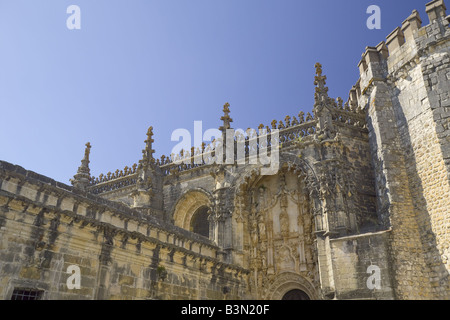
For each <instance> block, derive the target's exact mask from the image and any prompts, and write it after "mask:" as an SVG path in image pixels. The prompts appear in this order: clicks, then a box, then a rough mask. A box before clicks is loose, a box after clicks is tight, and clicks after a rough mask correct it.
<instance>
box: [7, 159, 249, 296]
mask: <svg viewBox="0 0 450 320" xmlns="http://www.w3.org/2000/svg"><path fill="white" fill-rule="evenodd" d="M0 221H1V223H0V224H1V229H0V237H1V242H0V257H1V259H0V261H1V262H0V279H1V282H0V297H2V298H3V299H9V298H10V297H11V294H12V291H13V289H14V288H17V287H21V288H36V289H42V290H45V293H44V294H45V295H44V298H48V299H223V298H231V299H240V298H244V297H246V288H245V283H246V280H245V277H246V275H247V273H246V271H245V270H244V269H242V268H240V267H238V266H233V265H229V264H226V263H223V262H222V261H223V260H222V259H221V257H222V255H221V253H220V249H219V248H218V247H216V246H215V245H214V244H213V243H212V242H210V241H208V240H206V239H204V238H201V237H199V236H197V235H195V234H192V233H189V232H186V231H184V230H183V229H179V228H176V227H174V226H171V225H166V224H164V223H163V222H161V221H156V220H152V219H148V218H146V219H143V218H142V217H140V216H139V213H138V212H136V211H133V210H131V209H128V208H126V207H124V206H121V205H119V204H115V203H111V202H109V201H107V200H102V199H100V198H98V197H95V196H91V195H89V194H87V193H84V192H80V191H78V192H76V191H74V190H72V189H71V188H70V187H68V186H65V185H63V184H60V183H57V182H55V181H53V180H51V179H48V178H46V177H43V176H39V175H37V174H35V173H33V172H29V171H25V170H23V169H22V168H20V167H18V166H13V165H11V164H8V163H5V162H0ZM69 265H77V266H79V267H80V269H81V288H80V289H72V290H70V289H68V287H67V285H66V281H67V278H68V277H69V275H68V274H67V273H66V271H67V267H68V266H69ZM165 273H166V275H165V276H164V274H165Z"/></svg>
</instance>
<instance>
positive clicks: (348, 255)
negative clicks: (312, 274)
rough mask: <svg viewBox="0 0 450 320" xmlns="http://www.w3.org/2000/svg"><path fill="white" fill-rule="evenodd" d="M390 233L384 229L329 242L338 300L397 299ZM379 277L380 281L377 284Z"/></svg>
mask: <svg viewBox="0 0 450 320" xmlns="http://www.w3.org/2000/svg"><path fill="white" fill-rule="evenodd" d="M388 233H389V231H381V232H378V233H367V234H363V235H357V236H349V237H341V238H338V239H332V240H331V241H330V242H331V243H330V245H331V252H330V255H331V260H332V262H333V271H334V283H335V286H336V298H337V299H393V298H394V295H393V290H392V287H391V286H392V282H391V271H390V261H389V255H388V246H389V244H388V243H389V235H388ZM371 266H373V267H375V268H376V269H375V271H372V269H371V268H370V267H371ZM370 277H374V278H373V279H371V278H370ZM378 277H379V278H378ZM378 279H379V280H380V282H379V283H376V281H377V280H378ZM368 282H369V285H368ZM378 286H379V287H378Z"/></svg>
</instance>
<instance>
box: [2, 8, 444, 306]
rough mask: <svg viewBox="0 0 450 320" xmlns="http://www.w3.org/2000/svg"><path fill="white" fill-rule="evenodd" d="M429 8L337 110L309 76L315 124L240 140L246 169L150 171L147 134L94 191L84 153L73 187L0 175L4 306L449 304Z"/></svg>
mask: <svg viewBox="0 0 450 320" xmlns="http://www.w3.org/2000/svg"><path fill="white" fill-rule="evenodd" d="M426 9H427V14H428V16H429V19H430V24H429V25H427V26H423V27H422V21H421V19H420V17H419V15H418V13H417V11H415V12H413V14H412V15H411V16H409V17H408V18H407V19H406V20H405V21H404V22H403V24H402V27H401V28H397V29H396V30H395V31H394V32H393V33H391V34H390V35H389V36H388V38H387V42H382V43H380V44H379V45H378V46H376V47H367V48H366V51H365V53H364V54H363V57H362V60H361V62H360V63H359V68H360V75H361V77H360V79H359V80H358V82H357V84H356V85H355V86H354V87H353V88H352V90H351V91H350V95H349V99H348V101H347V102H346V103H344V101H343V99H341V98H337V99H333V98H331V97H329V96H328V88H327V86H326V76H325V75H324V73H323V68H322V66H321V65H320V64H316V66H315V67H316V76H315V79H314V83H315V85H316V91H315V103H314V106H313V109H312V112H308V113H307V114H306V115H305V114H304V113H303V112H300V113H299V114H298V116H292V117H291V116H287V117H286V118H285V119H284V121H276V120H274V121H272V123H271V125H270V126H264V125H263V124H261V125H260V126H259V129H260V132H259V133H258V134H257V133H256V132H254V133H249V135H248V137H246V138H245V140H242V141H244V153H245V157H244V160H245V164H242V163H239V162H238V161H235V162H233V161H232V162H231V163H227V162H225V163H223V164H222V163H221V162H218V161H216V163H214V161H213V160H214V159H217V157H225V153H226V151H225V149H218V148H212V145H209V146H206V145H202V147H201V148H192V149H191V150H184V151H182V152H181V154H180V155H176V156H175V155H171V156H170V157H166V156H162V157H161V158H160V159H155V158H154V152H155V151H154V150H153V148H152V144H153V142H154V140H153V138H152V137H153V128H152V127H150V128H149V129H148V132H147V139H146V140H145V149H144V150H143V156H142V159H141V160H140V161H139V162H138V163H137V164H134V165H133V166H131V167H125V168H124V169H123V170H117V171H116V172H114V173H111V172H109V173H107V174H106V175H100V176H99V177H98V178H95V177H92V176H91V175H90V170H89V161H90V160H89V157H90V153H91V145H90V144H89V143H88V144H87V145H86V152H85V156H84V158H83V160H82V164H81V166H80V167H79V169H78V172H77V174H75V176H74V179H73V180H72V184H73V187H71V186H67V185H64V184H62V183H59V182H56V181H54V180H52V179H49V178H47V177H43V176H41V175H39V174H36V173H34V172H30V171H26V170H24V169H23V168H20V167H18V166H14V165H12V164H9V163H7V162H0V297H1V298H3V299H9V298H11V296H12V295H13V294H14V292H15V290H17V289H18V288H19V289H22V290H28V291H30V292H31V291H39V294H40V296H41V297H42V298H46V299H283V298H286V299H290V298H293V297H296V298H303V299H448V298H450V290H449V271H450V261H449V258H448V257H449V255H450V251H449V244H450V238H449V231H450V221H449V219H450V212H449V208H450V200H449V199H450V96H449V88H450V67H449V66H450V64H449V63H450V29H449V27H448V25H449V18H448V17H446V14H445V10H446V8H445V4H444V2H443V1H442V0H435V1H432V2H430V3H428V4H427V6H426ZM223 111H224V116H223V117H222V118H221V120H222V121H223V125H222V126H221V128H220V130H221V131H222V132H225V131H226V130H227V129H230V128H232V121H233V120H232V119H231V117H230V105H229V104H226V105H225V106H224V109H223ZM274 129H278V130H279V135H278V138H277V139H275V138H274V136H272V135H270V133H272V132H275V130H274ZM269 135H270V138H269ZM239 139H240V138H239V137H236V138H235V139H234V140H231V143H234V144H235V145H234V146H235V148H236V149H237V148H238V143H239V141H241V140H239ZM226 143H230V142H229V140H227V141H226ZM226 143H224V146H221V147H225V146H226ZM263 151H264V152H268V153H270V154H273V153H274V152H278V154H279V167H278V168H277V169H278V170H277V171H276V174H273V175H264V174H263V170H264V169H265V168H266V167H267V164H261V163H258V162H255V161H253V160H254V156H255V155H258V152H259V153H260V154H261V152H263ZM93 152H95V149H94V150H93ZM94 154H95V153H93V155H94ZM179 157H182V158H183V159H184V160H185V161H184V162H183V163H180V162H178V161H177V158H179ZM186 160H189V161H186ZM217 162H218V163H219V164H218V163H217ZM72 265H76V266H78V267H79V268H80V274H81V285H80V288H79V289H71V288H69V287H68V286H67V284H66V281H67V279H68V277H69V275H68V274H67V269H68V267H69V266H72ZM370 270H375V273H373V274H372V273H371V271H370ZM373 279H375V280H374V281H375V282H373V283H375V284H376V285H373V283H372V282H371V281H372V280H373ZM371 284H372V285H371Z"/></svg>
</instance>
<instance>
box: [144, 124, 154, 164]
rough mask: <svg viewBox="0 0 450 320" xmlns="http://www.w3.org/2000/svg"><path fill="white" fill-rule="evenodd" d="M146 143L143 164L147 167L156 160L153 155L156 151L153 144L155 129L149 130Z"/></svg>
mask: <svg viewBox="0 0 450 320" xmlns="http://www.w3.org/2000/svg"><path fill="white" fill-rule="evenodd" d="M144 142H145V149H144V150H142V164H143V165H146V164H148V163H149V162H150V163H153V162H154V161H155V159H154V158H153V154H154V153H155V150H153V149H152V145H153V142H155V140H153V127H150V128H148V130H147V140H145V141H144Z"/></svg>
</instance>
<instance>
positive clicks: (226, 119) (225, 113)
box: [219, 102, 233, 131]
mask: <svg viewBox="0 0 450 320" xmlns="http://www.w3.org/2000/svg"><path fill="white" fill-rule="evenodd" d="M229 114H230V104H229V103H228V102H227V103H225V105H224V106H223V116H222V117H221V118H220V120H222V121H223V125H222V126H221V127H220V128H219V130H221V131H225V130H227V129H230V123H231V122H233V119H231V118H230V115H229Z"/></svg>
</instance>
